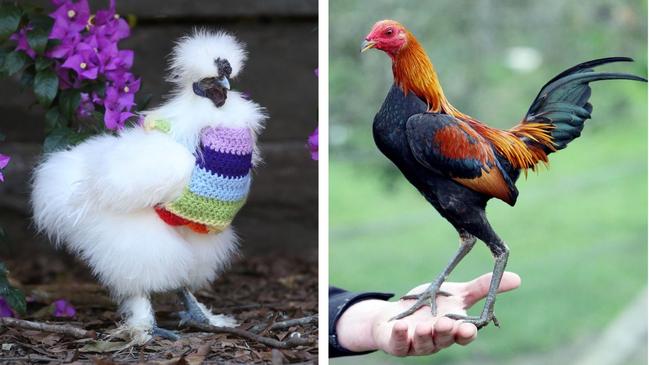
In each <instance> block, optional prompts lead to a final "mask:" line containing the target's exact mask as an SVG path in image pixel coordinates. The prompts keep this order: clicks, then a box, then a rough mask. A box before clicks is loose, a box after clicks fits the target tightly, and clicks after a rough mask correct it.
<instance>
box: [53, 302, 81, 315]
mask: <svg viewBox="0 0 649 365" xmlns="http://www.w3.org/2000/svg"><path fill="white" fill-rule="evenodd" d="M52 305H53V307H54V310H53V313H52V314H53V315H54V317H58V318H61V317H74V316H76V315H77V310H76V309H74V307H73V306H72V304H70V302H68V301H67V300H65V299H59V300H57V301H55V302H54V303H52Z"/></svg>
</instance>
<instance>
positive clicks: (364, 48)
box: [361, 39, 376, 53]
mask: <svg viewBox="0 0 649 365" xmlns="http://www.w3.org/2000/svg"><path fill="white" fill-rule="evenodd" d="M374 46H376V42H374V41H370V40H367V39H366V40H364V41H363V43H361V53H363V52H365V51H367V50H368V49H370V48H374Z"/></svg>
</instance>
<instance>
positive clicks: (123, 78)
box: [106, 71, 141, 107]
mask: <svg viewBox="0 0 649 365" xmlns="http://www.w3.org/2000/svg"><path fill="white" fill-rule="evenodd" d="M106 76H107V77H108V79H109V80H111V81H112V85H111V88H110V89H109V90H115V92H117V93H118V94H119V95H121V98H122V99H121V101H120V104H121V105H122V106H129V107H130V106H132V105H133V104H132V102H133V100H135V94H136V93H137V92H138V91H140V85H141V80H140V79H139V78H137V77H135V75H133V74H132V73H130V72H123V71H121V72H119V71H118V72H112V73H107V74H106ZM111 92H112V91H111ZM118 98H119V97H118Z"/></svg>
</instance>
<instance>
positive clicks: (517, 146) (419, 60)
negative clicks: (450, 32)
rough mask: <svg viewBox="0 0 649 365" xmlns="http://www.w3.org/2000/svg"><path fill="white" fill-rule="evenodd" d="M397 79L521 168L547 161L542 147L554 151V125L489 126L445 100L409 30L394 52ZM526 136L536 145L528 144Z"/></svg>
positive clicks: (432, 109) (430, 65) (432, 108)
mask: <svg viewBox="0 0 649 365" xmlns="http://www.w3.org/2000/svg"><path fill="white" fill-rule="evenodd" d="M391 58H392V73H393V75H394V81H395V83H396V84H397V86H399V87H400V88H401V90H403V92H404V93H408V92H412V93H414V94H415V95H417V96H418V97H419V98H421V99H422V100H423V101H425V102H426V104H427V105H428V112H431V113H444V114H449V115H452V116H454V117H455V118H457V119H459V120H461V121H463V122H465V123H466V124H468V126H470V127H471V128H472V129H473V130H475V131H476V132H478V133H479V134H480V135H482V136H483V137H484V138H485V139H487V140H488V141H489V142H491V144H492V145H493V146H494V148H495V149H496V150H497V151H498V153H500V154H501V155H503V157H505V158H506V159H507V160H508V161H510V163H511V164H512V165H513V166H514V167H516V168H518V169H529V168H531V169H532V170H533V169H534V167H535V165H536V164H537V163H538V162H543V163H545V164H547V162H548V157H547V153H546V152H545V151H544V150H543V147H546V148H549V149H550V150H552V149H553V148H554V147H553V144H552V138H551V137H550V130H551V129H552V126H551V125H549V124H542V123H519V124H518V125H516V126H515V127H514V128H512V129H510V130H507V131H504V130H500V129H496V128H492V127H489V126H488V125H486V124H484V123H481V122H480V121H478V120H477V119H475V118H472V117H470V116H468V115H466V114H464V113H462V112H460V111H459V110H458V109H457V108H455V107H454V106H453V105H451V103H450V102H449V101H448V99H446V96H445V95H444V91H443V90H442V85H441V83H440V81H439V78H438V77H437V72H435V67H434V66H433V63H432V62H431V61H430V58H428V55H427V54H426V51H424V48H423V47H422V46H421V44H420V43H419V41H418V40H417V38H415V36H414V35H413V34H412V33H410V32H409V31H407V30H406V43H405V44H404V46H403V47H402V48H401V50H400V51H399V52H398V53H397V54H395V55H391ZM521 138H526V139H528V140H530V141H532V142H534V145H530V144H528V143H525V142H524V141H523V140H522V139H521Z"/></svg>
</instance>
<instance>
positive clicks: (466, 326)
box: [455, 322, 478, 346]
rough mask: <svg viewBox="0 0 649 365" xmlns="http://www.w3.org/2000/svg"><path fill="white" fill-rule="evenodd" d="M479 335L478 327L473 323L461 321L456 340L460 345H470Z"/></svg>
mask: <svg viewBox="0 0 649 365" xmlns="http://www.w3.org/2000/svg"><path fill="white" fill-rule="evenodd" d="M476 337H478V328H477V327H476V326H475V325H474V324H472V323H466V322H464V323H460V325H459V326H458V329H457V331H456V333H455V342H456V343H457V344H458V345H462V346H465V345H468V344H470V343H471V342H473V340H475V339H476Z"/></svg>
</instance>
